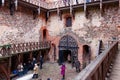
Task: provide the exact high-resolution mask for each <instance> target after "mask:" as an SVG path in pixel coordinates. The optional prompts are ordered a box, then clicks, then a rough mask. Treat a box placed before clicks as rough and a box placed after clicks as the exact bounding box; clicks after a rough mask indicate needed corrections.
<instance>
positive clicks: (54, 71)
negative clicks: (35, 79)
mask: <svg viewBox="0 0 120 80" xmlns="http://www.w3.org/2000/svg"><path fill="white" fill-rule="evenodd" d="M77 74H78V73H77V72H76V71H75V68H72V66H71V64H68V63H66V75H65V77H66V78H65V80H72V79H74V77H75V76H76V75H77ZM47 78H51V79H52V80H61V78H62V76H61V74H60V66H59V65H58V63H49V62H46V63H44V64H43V69H41V70H39V79H42V80H47Z"/></svg>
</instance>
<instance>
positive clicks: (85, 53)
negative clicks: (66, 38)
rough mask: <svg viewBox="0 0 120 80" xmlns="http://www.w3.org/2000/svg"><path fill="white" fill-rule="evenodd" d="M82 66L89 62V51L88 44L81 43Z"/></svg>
mask: <svg viewBox="0 0 120 80" xmlns="http://www.w3.org/2000/svg"><path fill="white" fill-rule="evenodd" d="M82 56H83V68H85V67H86V66H87V65H88V64H89V63H90V57H91V51H90V46H89V45H83V55H82Z"/></svg>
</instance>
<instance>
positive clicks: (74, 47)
mask: <svg viewBox="0 0 120 80" xmlns="http://www.w3.org/2000/svg"><path fill="white" fill-rule="evenodd" d="M66 50H67V51H68V52H70V59H71V63H72V66H74V62H75V60H78V44H77V41H76V40H75V39H74V38H73V37H72V36H70V35H65V36H63V37H62V38H61V39H60V41H59V64H61V63H63V62H64V60H63V59H64V58H63V56H64V54H65V53H64V51H66Z"/></svg>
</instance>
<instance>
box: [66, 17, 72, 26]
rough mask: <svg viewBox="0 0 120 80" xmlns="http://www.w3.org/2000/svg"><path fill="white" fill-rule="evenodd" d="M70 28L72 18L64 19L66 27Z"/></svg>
mask: <svg viewBox="0 0 120 80" xmlns="http://www.w3.org/2000/svg"><path fill="white" fill-rule="evenodd" d="M71 26H72V17H67V18H66V27H71Z"/></svg>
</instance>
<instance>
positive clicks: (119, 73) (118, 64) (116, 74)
mask: <svg viewBox="0 0 120 80" xmlns="http://www.w3.org/2000/svg"><path fill="white" fill-rule="evenodd" d="M108 80H120V44H119V51H118V54H117V55H116V59H115V61H114V64H113V68H112V72H111V74H110V77H109V79H108Z"/></svg>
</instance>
